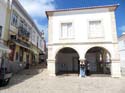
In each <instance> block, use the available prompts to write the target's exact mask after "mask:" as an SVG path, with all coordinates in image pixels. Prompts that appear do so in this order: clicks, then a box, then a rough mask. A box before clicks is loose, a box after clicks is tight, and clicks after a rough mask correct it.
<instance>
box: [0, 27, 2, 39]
mask: <svg viewBox="0 0 125 93" xmlns="http://www.w3.org/2000/svg"><path fill="white" fill-rule="evenodd" d="M1 36H2V26H0V38H1Z"/></svg>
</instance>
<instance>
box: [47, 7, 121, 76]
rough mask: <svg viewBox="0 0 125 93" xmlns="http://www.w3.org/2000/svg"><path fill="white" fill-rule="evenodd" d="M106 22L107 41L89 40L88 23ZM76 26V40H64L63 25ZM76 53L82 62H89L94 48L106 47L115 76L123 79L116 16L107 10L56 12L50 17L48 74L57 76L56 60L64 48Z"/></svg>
mask: <svg viewBox="0 0 125 93" xmlns="http://www.w3.org/2000/svg"><path fill="white" fill-rule="evenodd" d="M92 20H94V21H95V20H102V23H103V30H104V38H95V39H90V38H88V31H89V27H88V26H89V25H88V21H92ZM65 22H72V23H73V30H74V31H75V37H74V38H72V39H60V31H61V25H60V24H61V23H65ZM65 47H70V48H73V49H75V50H76V51H77V52H78V54H79V56H80V58H79V59H83V60H85V54H86V52H87V51H88V50H89V49H90V48H92V47H102V48H105V49H106V50H108V52H109V53H110V54H111V60H112V64H111V74H112V76H113V77H120V62H119V51H118V44H117V38H116V26H115V19H114V12H111V11H108V10H107V9H90V10H89V9H87V10H78V11H65V12H63V11H62V12H56V13H54V14H53V15H52V16H50V17H49V41H48V70H49V71H50V72H51V74H54V73H55V72H54V71H55V70H56V69H55V68H54V67H52V64H53V65H54V66H55V59H56V58H55V57H56V54H57V53H58V51H59V50H60V49H62V48H65Z"/></svg>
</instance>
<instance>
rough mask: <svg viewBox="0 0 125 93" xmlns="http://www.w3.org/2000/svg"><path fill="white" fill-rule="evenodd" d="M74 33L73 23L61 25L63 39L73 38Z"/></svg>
mask: <svg viewBox="0 0 125 93" xmlns="http://www.w3.org/2000/svg"><path fill="white" fill-rule="evenodd" d="M73 36H74V32H73V28H72V23H62V24H61V38H73Z"/></svg>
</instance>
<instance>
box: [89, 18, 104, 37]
mask: <svg viewBox="0 0 125 93" xmlns="http://www.w3.org/2000/svg"><path fill="white" fill-rule="evenodd" d="M94 21H95V22H96V21H100V22H101V28H102V35H101V36H91V33H94V32H90V22H94ZM103 22H104V21H103V19H94V20H88V21H87V23H88V39H103V38H105V31H104V23H103Z"/></svg>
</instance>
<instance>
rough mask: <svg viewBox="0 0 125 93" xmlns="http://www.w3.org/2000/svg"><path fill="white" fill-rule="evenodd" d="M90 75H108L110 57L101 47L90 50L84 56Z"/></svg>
mask: <svg viewBox="0 0 125 93" xmlns="http://www.w3.org/2000/svg"><path fill="white" fill-rule="evenodd" d="M85 58H86V62H87V63H88V65H87V68H88V70H89V72H90V74H93V73H94V74H110V68H111V55H110V53H109V52H108V51H107V50H106V49H105V48H103V47H93V48H90V49H89V50H88V51H87V52H86V55H85Z"/></svg>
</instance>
